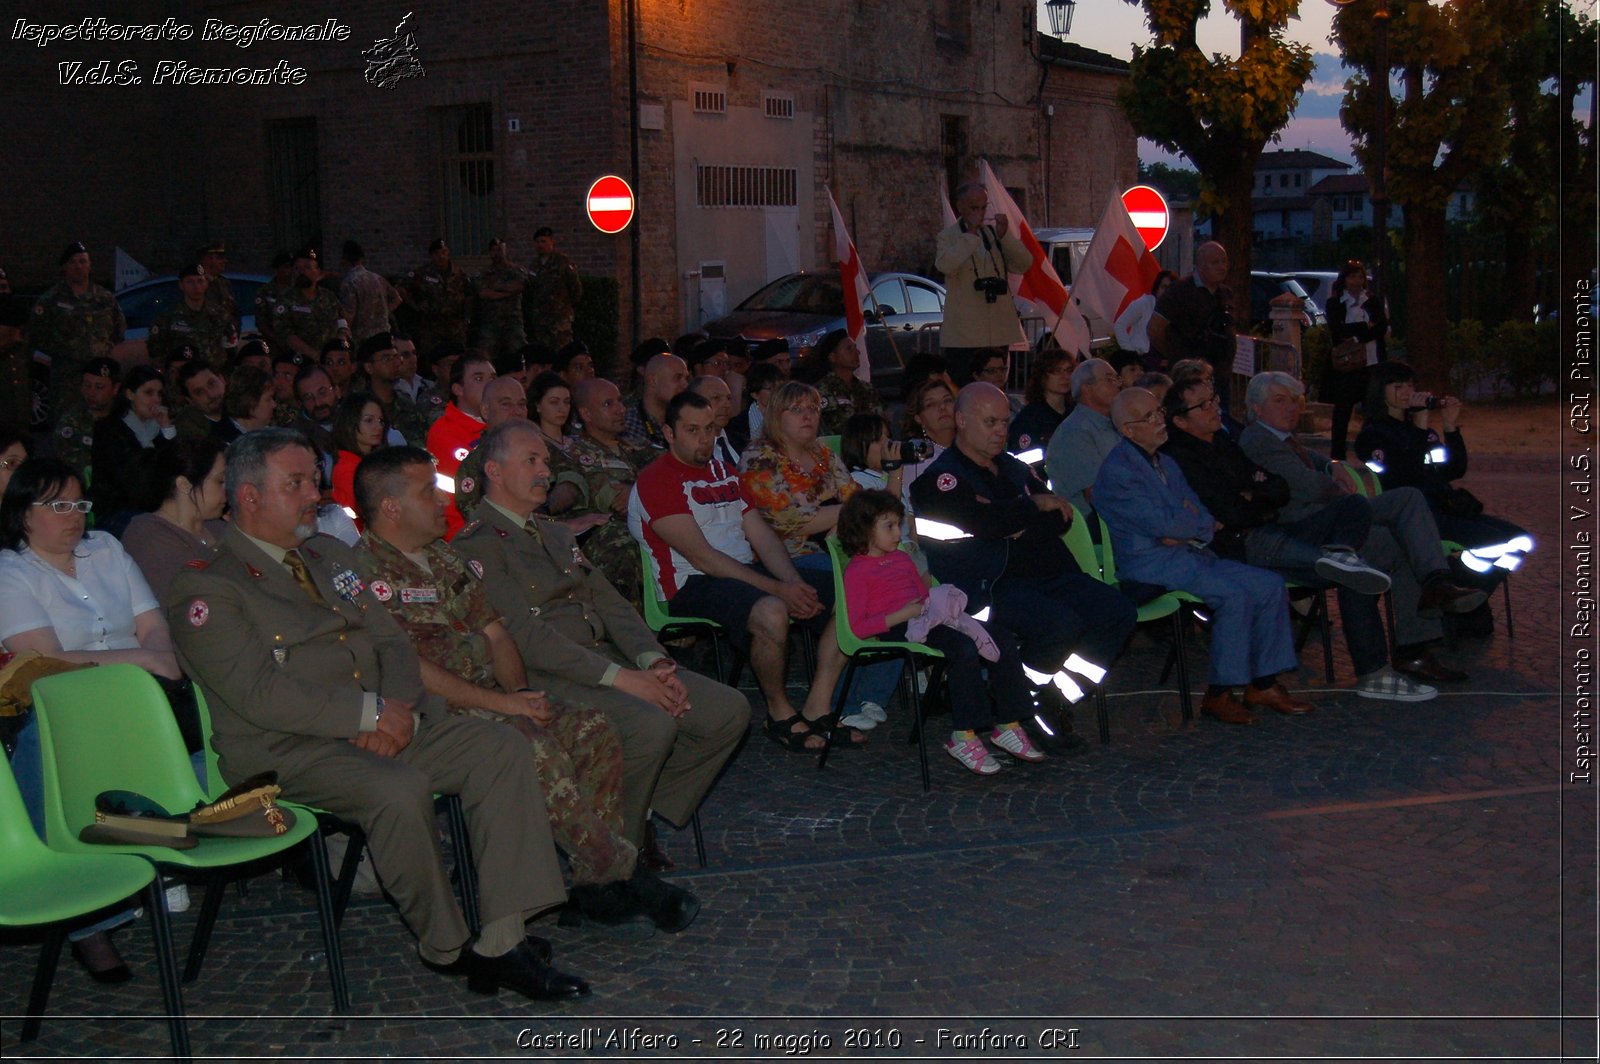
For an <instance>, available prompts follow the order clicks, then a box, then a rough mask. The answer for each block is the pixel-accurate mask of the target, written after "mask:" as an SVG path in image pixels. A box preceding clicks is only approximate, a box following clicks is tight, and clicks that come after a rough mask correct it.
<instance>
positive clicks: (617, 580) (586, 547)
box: [552, 377, 660, 608]
mask: <svg viewBox="0 0 1600 1064" xmlns="http://www.w3.org/2000/svg"><path fill="white" fill-rule="evenodd" d="M572 407H573V410H574V411H576V412H577V415H578V417H579V418H580V419H582V424H583V428H582V429H581V430H580V431H579V433H578V435H576V436H574V437H572V438H571V442H570V445H569V446H568V447H567V454H568V456H569V457H570V458H571V459H572V461H573V463H574V464H575V465H576V467H577V468H576V469H575V470H573V469H568V470H563V471H562V473H561V474H560V475H559V476H558V477H557V478H556V483H555V486H554V488H553V489H552V490H557V489H559V490H564V491H575V492H576V493H577V496H576V499H575V501H574V502H573V503H572V505H571V506H570V508H568V509H566V510H564V511H562V517H563V518H565V519H567V520H568V521H571V520H574V519H577V518H582V517H585V516H597V517H600V518H604V523H602V524H599V525H596V526H595V527H594V530H593V531H592V532H590V533H589V534H588V535H587V536H586V537H585V538H584V540H583V553H584V556H585V557H586V558H588V559H589V560H590V561H591V562H593V563H594V564H595V566H596V567H597V568H598V569H599V570H600V571H601V572H603V573H605V574H606V579H607V580H609V581H611V586H613V587H615V588H616V589H617V591H618V592H619V593H620V594H621V595H622V597H623V598H625V599H627V600H628V601H629V602H630V603H631V604H632V605H633V606H634V607H635V608H638V607H639V605H640V598H639V595H640V588H641V586H642V585H641V578H640V575H639V545H638V544H637V543H635V542H634V541H633V537H632V536H630V535H628V492H629V491H630V490H631V489H632V488H633V482H634V481H635V480H637V479H638V477H639V470H641V469H643V468H644V467H645V466H647V465H649V464H650V463H651V462H653V461H655V459H656V456H657V454H659V453H660V452H658V451H657V450H656V449H655V448H654V447H651V446H649V445H648V444H645V443H641V442H640V441H638V440H633V439H629V438H628V437H626V436H624V435H623V434H622V426H623V421H624V419H625V418H626V408H625V406H624V404H623V402H622V393H621V392H619V391H618V390H617V386H616V385H615V384H613V383H611V382H610V381H608V380H606V379H605V378H604V377H587V378H584V379H582V380H580V381H578V383H577V385H576V386H575V387H574V388H573V389H572Z"/></svg>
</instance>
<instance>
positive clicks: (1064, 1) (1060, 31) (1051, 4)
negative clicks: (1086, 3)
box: [1044, 0, 1078, 40]
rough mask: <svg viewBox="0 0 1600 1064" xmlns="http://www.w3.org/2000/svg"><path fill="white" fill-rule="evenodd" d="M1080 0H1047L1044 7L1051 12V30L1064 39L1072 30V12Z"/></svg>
mask: <svg viewBox="0 0 1600 1064" xmlns="http://www.w3.org/2000/svg"><path fill="white" fill-rule="evenodd" d="M1077 7H1078V0H1045V3H1044V9H1045V10H1046V11H1047V12H1049V13H1050V32H1051V33H1052V34H1054V35H1055V36H1057V37H1060V38H1061V39H1062V40H1066V39H1067V34H1069V33H1071V32H1072V13H1073V12H1074V11H1075V10H1077Z"/></svg>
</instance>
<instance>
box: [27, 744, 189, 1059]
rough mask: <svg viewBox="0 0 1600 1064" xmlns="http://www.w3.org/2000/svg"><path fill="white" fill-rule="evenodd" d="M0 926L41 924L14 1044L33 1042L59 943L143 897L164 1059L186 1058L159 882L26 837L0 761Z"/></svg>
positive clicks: (104, 858)
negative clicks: (91, 920)
mask: <svg viewBox="0 0 1600 1064" xmlns="http://www.w3.org/2000/svg"><path fill="white" fill-rule="evenodd" d="M0 854H3V855H4V860H3V861H0V927H36V926H39V925H41V924H49V925H50V927H49V929H48V930H47V931H46V933H45V939H44V945H43V946H42V947H41V948H40V950H39V964H38V966H37V968H35V970H34V976H33V991H32V993H31V994H30V995H29V997H28V1011H27V1014H26V1016H25V1018H24V1019H23V1021H22V1041H24V1042H31V1041H33V1040H34V1039H35V1038H37V1037H39V1030H40V1028H41V1027H43V1026H44V1012H45V1007H46V1005H48V1004H49V1001H50V986H51V984H52V983H53V982H54V981H55V973H56V962H57V961H59V960H60V959H61V944H62V943H63V942H64V941H66V937H67V931H68V930H69V929H70V926H71V924H72V923H73V922H75V921H76V920H77V919H78V918H79V917H84V916H88V915H89V914H90V913H94V912H98V911H100V910H102V909H105V908H108V907H110V906H113V905H116V904H118V903H119V902H122V901H125V900H127V899H128V898H130V897H132V896H133V895H135V894H139V893H140V892H143V894H144V907H145V911H146V912H148V913H149V914H150V933H151V934H152V935H153V936H154V938H155V947H156V966H157V969H158V970H159V974H160V978H161V997H162V1002H163V1004H164V1006H165V1008H166V1012H167V1032H168V1034H169V1035H171V1038H172V1055H173V1056H175V1057H178V1058H179V1059H182V1060H187V1059H189V1031H188V1025H187V1024H186V1023H185V1022H184V1018H183V993H182V990H181V989H180V987H179V983H178V965H177V962H176V961H175V960H173V957H172V936H171V934H170V933H169V930H168V927H167V910H166V906H165V905H164V904H163V901H164V899H163V898H162V889H161V881H160V880H159V879H157V878H156V870H155V868H154V867H153V866H152V865H151V864H150V862H148V861H142V860H140V859H139V858H137V857H130V856H127V855H124V854H119V853H83V854H76V853H58V852H57V851H55V850H52V849H50V848H49V847H48V846H46V845H45V844H44V843H43V842H41V841H39V836H38V835H36V834H34V831H33V824H32V822H31V821H30V820H29V819H28V812H27V809H26V808H24V806H23V804H22V795H21V794H20V793H18V791H17V781H16V779H15V778H14V777H13V776H12V775H11V764H10V762H8V761H6V760H5V758H0Z"/></svg>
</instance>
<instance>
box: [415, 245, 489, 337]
mask: <svg viewBox="0 0 1600 1064" xmlns="http://www.w3.org/2000/svg"><path fill="white" fill-rule="evenodd" d="M400 291H401V293H402V294H403V295H404V296H405V301H406V303H407V304H408V305H410V307H411V309H412V310H414V311H415V312H416V323H417V324H416V337H415V339H416V341H417V347H418V348H420V349H421V351H422V353H423V354H424V355H425V356H427V357H428V358H430V359H431V358H432V357H433V352H434V348H436V347H439V346H440V345H442V344H456V345H459V346H462V347H465V346H466V343H467V317H468V315H469V314H470V313H471V310H472V281H471V279H470V278H468V277H467V274H466V271H465V270H463V269H462V268H461V267H459V266H457V265H456V264H455V263H453V262H451V261H450V248H449V246H448V245H446V244H445V242H444V241H443V240H435V241H434V242H433V243H431V244H429V245H428V261H427V263H426V264H425V265H422V266H418V267H417V268H416V269H414V270H412V271H411V272H410V273H407V274H406V279H405V281H404V282H403V283H402V284H401V286H400Z"/></svg>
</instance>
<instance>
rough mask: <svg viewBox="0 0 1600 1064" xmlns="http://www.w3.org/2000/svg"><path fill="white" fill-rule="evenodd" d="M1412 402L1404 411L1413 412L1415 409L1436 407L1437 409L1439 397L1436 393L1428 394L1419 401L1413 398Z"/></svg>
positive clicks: (1433, 408)
mask: <svg viewBox="0 0 1600 1064" xmlns="http://www.w3.org/2000/svg"><path fill="white" fill-rule="evenodd" d="M1412 402H1413V404H1414V405H1412V406H1409V407H1407V408H1406V411H1407V412H1408V413H1411V412H1415V411H1417V410H1437V409H1439V397H1438V396H1437V395H1430V396H1428V397H1427V398H1426V399H1423V400H1421V401H1417V400H1413V401H1412Z"/></svg>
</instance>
